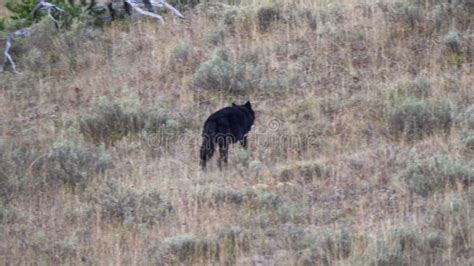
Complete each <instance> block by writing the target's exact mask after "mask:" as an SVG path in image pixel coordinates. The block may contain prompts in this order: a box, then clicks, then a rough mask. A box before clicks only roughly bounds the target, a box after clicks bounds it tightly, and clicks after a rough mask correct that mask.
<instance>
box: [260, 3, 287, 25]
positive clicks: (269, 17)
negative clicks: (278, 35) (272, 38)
mask: <svg viewBox="0 0 474 266" xmlns="http://www.w3.org/2000/svg"><path fill="white" fill-rule="evenodd" d="M281 13H282V10H281V7H280V6H278V5H271V6H265V7H261V8H260V9H259V10H258V11H257V20H258V29H259V31H260V32H266V31H268V30H269V29H270V26H271V25H272V24H273V23H275V22H276V21H278V20H280V19H281V16H282V14H281Z"/></svg>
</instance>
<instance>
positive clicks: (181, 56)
mask: <svg viewBox="0 0 474 266" xmlns="http://www.w3.org/2000/svg"><path fill="white" fill-rule="evenodd" d="M192 56H193V51H192V47H191V44H190V43H189V42H188V41H180V42H179V43H178V44H177V45H176V46H175V47H173V49H172V50H171V54H170V64H171V66H170V67H171V68H172V69H173V70H176V69H177V68H178V65H185V64H187V63H188V62H190V61H191V59H192Z"/></svg>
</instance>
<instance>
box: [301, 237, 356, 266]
mask: <svg viewBox="0 0 474 266" xmlns="http://www.w3.org/2000/svg"><path fill="white" fill-rule="evenodd" d="M352 242H353V236H352V233H351V232H350V231H348V229H345V228H343V229H338V230H327V231H321V232H313V233H311V234H307V235H306V236H304V237H303V238H301V239H300V240H299V244H297V245H298V246H297V247H298V249H301V252H300V253H299V258H298V260H299V262H300V263H301V264H304V265H332V264H334V263H335V262H336V261H339V260H342V259H346V258H347V257H349V255H350V253H351V250H352Z"/></svg>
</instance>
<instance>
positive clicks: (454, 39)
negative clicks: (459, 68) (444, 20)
mask: <svg viewBox="0 0 474 266" xmlns="http://www.w3.org/2000/svg"><path fill="white" fill-rule="evenodd" d="M443 44H444V45H446V47H448V48H449V49H450V50H451V52H453V53H456V54H459V53H461V43H460V38H459V33H458V32H457V31H450V32H448V33H447V34H446V35H445V36H444V37H443Z"/></svg>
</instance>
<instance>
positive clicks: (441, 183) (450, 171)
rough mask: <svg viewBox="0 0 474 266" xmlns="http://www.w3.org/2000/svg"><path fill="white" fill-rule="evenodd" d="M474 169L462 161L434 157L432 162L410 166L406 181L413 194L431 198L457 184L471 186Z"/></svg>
mask: <svg viewBox="0 0 474 266" xmlns="http://www.w3.org/2000/svg"><path fill="white" fill-rule="evenodd" d="M473 169H474V168H473V167H472V165H469V163H467V162H464V161H461V160H460V159H457V158H453V157H449V156H434V157H433V158H432V159H430V160H427V161H424V162H421V163H416V162H415V163H413V164H412V165H410V166H409V168H408V171H407V173H406V175H405V179H406V181H407V183H408V187H409V189H410V190H411V191H412V192H415V193H417V194H420V195H422V196H429V195H431V194H432V193H435V192H439V191H443V189H444V188H445V187H446V186H451V187H453V186H455V185H456V183H461V184H463V185H465V186H469V185H470V184H472V182H473V181H474V170H473Z"/></svg>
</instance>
